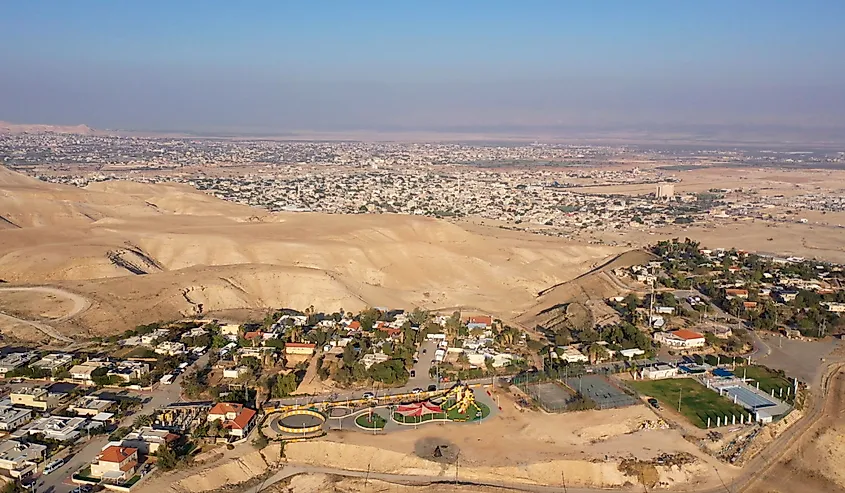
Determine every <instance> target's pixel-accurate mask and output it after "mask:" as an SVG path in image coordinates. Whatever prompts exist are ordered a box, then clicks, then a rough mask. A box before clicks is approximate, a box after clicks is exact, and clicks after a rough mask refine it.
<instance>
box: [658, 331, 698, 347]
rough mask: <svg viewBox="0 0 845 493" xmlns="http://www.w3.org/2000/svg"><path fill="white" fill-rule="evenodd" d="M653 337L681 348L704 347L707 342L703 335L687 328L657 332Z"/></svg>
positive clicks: (666, 344) (662, 342) (664, 343)
mask: <svg viewBox="0 0 845 493" xmlns="http://www.w3.org/2000/svg"><path fill="white" fill-rule="evenodd" d="M653 337H654V341H655V342H659V343H661V344H663V345H665V346H668V347H674V348H680V349H690V348H697V347H703V346H704V344H705V340H704V336H703V335H701V334H699V333H698V332H693V331H691V330H686V329H679V330H675V331H672V332H656V333H655V334H654V336H653Z"/></svg>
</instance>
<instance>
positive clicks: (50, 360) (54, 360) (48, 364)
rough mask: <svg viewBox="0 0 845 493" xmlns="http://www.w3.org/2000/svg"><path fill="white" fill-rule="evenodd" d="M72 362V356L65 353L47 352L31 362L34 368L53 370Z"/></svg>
mask: <svg viewBox="0 0 845 493" xmlns="http://www.w3.org/2000/svg"><path fill="white" fill-rule="evenodd" d="M72 362H73V356H72V355H70V354H66V353H55V354H48V355H46V356H44V357H43V358H41V359H40V360H38V361H36V362H35V363H33V364H32V366H33V367H35V368H43V369H45V370H49V371H51V372H52V371H55V370H58V369H59V368H63V367H65V366H68V365H70V364H71V363H72Z"/></svg>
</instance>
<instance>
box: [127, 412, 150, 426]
mask: <svg viewBox="0 0 845 493" xmlns="http://www.w3.org/2000/svg"><path fill="white" fill-rule="evenodd" d="M151 424H153V416H152V414H139V415H138V416H136V417H135V421H133V422H132V425H133V426H134V427H135V428H141V427H143V426H150V425H151Z"/></svg>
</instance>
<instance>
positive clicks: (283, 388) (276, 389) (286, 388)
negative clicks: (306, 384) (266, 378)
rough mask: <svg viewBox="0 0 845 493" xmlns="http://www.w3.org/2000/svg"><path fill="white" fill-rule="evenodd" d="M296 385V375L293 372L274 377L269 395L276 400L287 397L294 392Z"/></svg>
mask: <svg viewBox="0 0 845 493" xmlns="http://www.w3.org/2000/svg"><path fill="white" fill-rule="evenodd" d="M297 385H298V382H297V381H296V374H295V373H294V372H290V373H288V374H287V375H282V376H279V377H276V381H275V383H274V384H273V388H272V390H271V392H270V395H272V396H273V398H276V399H279V398H282V397H287V396H289V395H291V394H293V393H294V392H296V387H297Z"/></svg>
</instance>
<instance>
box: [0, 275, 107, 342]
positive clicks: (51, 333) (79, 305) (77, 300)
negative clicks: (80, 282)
mask: <svg viewBox="0 0 845 493" xmlns="http://www.w3.org/2000/svg"><path fill="white" fill-rule="evenodd" d="M0 291H30V292H36V293H45V294H50V295H53V296H59V297H63V298H68V299H70V300H71V301H72V302H73V308H72V309H71V310H70V312H68V313H67V314H65V315H64V316H62V317H59V318H57V319H55V320H54V322H66V321H68V320H70V319H72V318H73V317H75V316H77V315H79V314H80V313H82V312H84V311H85V310H87V309H88V308H89V307H90V306H91V303H90V302H89V301H88V300H87V299H86V298H84V297H82V296H80V295H78V294H76V293H71V292H70V291H65V290H64V289H59V288H54V287H50V286H21V287H0ZM0 319H4V320H8V321H11V322H18V323H23V324H26V325H29V326H30V327H34V328H35V329H37V330H39V331H41V332H42V333H43V334H44V335H46V336H48V337H51V338H53V339H56V340H59V341H62V342H66V343H68V344H70V343H72V342H73V339H71V338H69V337H66V336H63V335H62V334H60V333H59V332H58V331H57V330H56V329H55V328H54V327H52V326H51V325H48V324H46V323H43V322H38V321H35V320H27V319H23V318H19V317H15V316H12V315H8V314H6V313H3V312H0Z"/></svg>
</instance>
